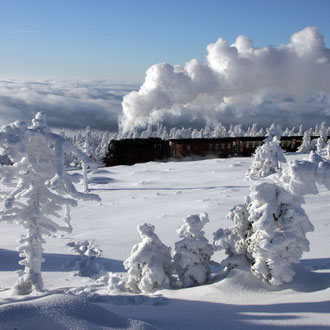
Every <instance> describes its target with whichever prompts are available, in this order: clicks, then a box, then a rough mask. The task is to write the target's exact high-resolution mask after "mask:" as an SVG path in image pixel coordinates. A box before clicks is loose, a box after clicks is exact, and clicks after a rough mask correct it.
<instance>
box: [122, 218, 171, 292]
mask: <svg viewBox="0 0 330 330" xmlns="http://www.w3.org/2000/svg"><path fill="white" fill-rule="evenodd" d="M137 230H138V232H139V234H140V236H141V238H142V242H140V243H138V244H136V245H134V246H133V248H132V252H131V256H130V257H129V258H128V259H126V260H125V261H124V267H125V269H127V278H126V279H125V280H124V282H125V288H126V289H127V290H129V291H131V292H152V291H154V290H157V289H159V288H162V287H166V286H170V283H171V276H172V273H173V269H174V267H173V262H172V257H171V249H170V248H169V247H167V246H165V245H164V244H163V243H162V242H161V240H160V239H159V237H158V236H157V235H156V234H155V226H153V225H150V224H147V223H145V224H143V225H140V226H138V227H137Z"/></svg>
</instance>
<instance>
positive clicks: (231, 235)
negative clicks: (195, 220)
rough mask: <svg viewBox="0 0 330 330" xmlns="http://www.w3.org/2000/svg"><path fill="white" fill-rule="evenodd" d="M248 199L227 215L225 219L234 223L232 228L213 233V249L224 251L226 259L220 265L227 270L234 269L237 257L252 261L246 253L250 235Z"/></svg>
mask: <svg viewBox="0 0 330 330" xmlns="http://www.w3.org/2000/svg"><path fill="white" fill-rule="evenodd" d="M249 203H250V199H249V197H248V198H246V200H245V203H244V204H242V205H237V206H235V207H234V208H233V209H231V210H230V212H229V213H228V214H227V216H226V218H227V219H228V220H231V221H233V222H234V226H233V227H231V228H229V229H222V228H220V229H218V230H217V231H216V232H215V233H214V242H213V245H214V249H215V250H224V251H225V253H226V254H227V256H228V258H227V259H226V260H225V261H224V262H223V263H222V264H223V266H224V267H226V268H227V269H231V268H234V267H236V266H237V265H238V262H239V261H238V260H236V259H237V257H238V256H244V257H246V258H247V259H249V260H252V257H251V255H250V254H249V253H248V252H247V249H248V239H249V237H250V236H251V235H252V224H251V222H250V221H249V212H248V206H249Z"/></svg>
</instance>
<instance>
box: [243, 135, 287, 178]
mask: <svg viewBox="0 0 330 330" xmlns="http://www.w3.org/2000/svg"><path fill="white" fill-rule="evenodd" d="M281 163H286V159H285V157H284V155H283V150H282V149H281V147H280V141H279V140H278V139H277V137H276V136H274V138H273V140H272V141H267V139H266V140H265V143H264V144H263V145H262V146H260V147H258V148H257V149H256V151H255V153H254V156H253V160H252V163H251V166H250V168H249V169H248V171H247V173H246V176H247V177H248V178H251V179H252V178H254V177H266V176H268V175H270V174H273V173H276V172H278V171H279V170H280V169H281Z"/></svg>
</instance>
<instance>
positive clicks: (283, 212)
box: [214, 152, 330, 285]
mask: <svg viewBox="0 0 330 330" xmlns="http://www.w3.org/2000/svg"><path fill="white" fill-rule="evenodd" d="M274 179H276V182H275V183H261V184H259V185H256V186H253V187H251V192H250V196H249V200H248V201H247V202H246V203H245V204H244V205H240V206H237V207H236V208H234V209H233V210H232V211H231V213H230V215H229V218H230V219H233V220H234V222H235V225H234V226H233V227H232V228H229V229H226V230H222V229H219V230H218V231H217V233H216V234H215V241H214V244H215V246H216V248H219V249H224V250H225V251H226V253H227V255H228V258H227V260H226V261H225V262H224V265H225V266H227V267H228V268H229V269H230V268H232V267H235V266H236V265H239V264H240V262H241V259H242V258H243V259H244V260H245V261H246V262H247V263H248V264H249V265H250V270H251V272H252V273H253V274H254V275H255V276H257V277H258V278H261V279H263V280H264V281H266V282H268V283H270V284H272V285H281V284H284V283H289V282H291V281H292V279H293V276H294V274H295V273H294V268H293V266H294V264H296V263H298V262H299V258H300V257H301V255H302V253H303V252H304V251H308V250H309V242H308V240H307V238H306V233H308V232H310V231H312V230H313V226H312V224H311V223H310V221H309V219H308V216H307V214H306V213H305V211H304V210H303V208H302V207H301V205H302V204H303V203H304V196H305V195H307V194H317V193H318V189H317V186H316V183H318V184H320V185H324V186H325V187H326V188H327V189H328V190H330V163H329V162H328V161H325V160H324V159H323V158H322V157H320V156H319V155H318V154H316V153H314V152H311V153H310V155H309V157H308V160H304V161H298V160H295V161H293V162H291V163H290V164H289V166H288V167H286V168H285V169H284V170H283V172H282V173H281V175H279V176H278V177H276V178H274Z"/></svg>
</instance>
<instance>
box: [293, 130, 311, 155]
mask: <svg viewBox="0 0 330 330" xmlns="http://www.w3.org/2000/svg"><path fill="white" fill-rule="evenodd" d="M314 148H315V143H314V142H313V141H312V140H311V131H310V130H307V131H305V132H304V136H303V140H302V143H301V146H300V147H299V148H298V150H297V151H298V152H306V153H308V152H310V151H311V150H313V149H314Z"/></svg>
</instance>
